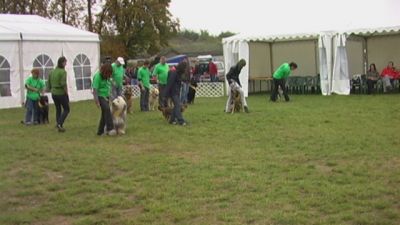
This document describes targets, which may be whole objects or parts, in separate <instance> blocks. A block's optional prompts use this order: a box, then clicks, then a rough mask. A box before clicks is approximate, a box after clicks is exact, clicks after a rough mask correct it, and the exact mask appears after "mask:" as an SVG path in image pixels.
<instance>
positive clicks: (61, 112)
mask: <svg viewBox="0 0 400 225" xmlns="http://www.w3.org/2000/svg"><path fill="white" fill-rule="evenodd" d="M66 65H67V59H66V58H65V57H64V56H62V57H60V58H59V59H58V61H57V67H56V68H55V69H54V70H52V71H51V72H50V74H49V77H48V80H47V84H45V82H44V80H43V79H41V78H40V77H39V74H40V71H39V69H37V68H34V69H32V71H31V76H29V77H28V78H27V79H26V80H25V88H26V89H27V94H26V101H25V107H26V113H25V119H24V121H23V123H24V124H26V125H32V124H33V125H35V124H38V123H39V121H38V103H39V99H40V96H41V95H44V93H45V91H46V90H47V91H50V93H51V96H52V99H53V102H54V106H55V108H56V128H57V130H58V131H59V132H65V128H64V122H65V119H66V118H67V116H68V114H69V110H70V109H69V97H68V86H67V72H66V71H65V66H66Z"/></svg>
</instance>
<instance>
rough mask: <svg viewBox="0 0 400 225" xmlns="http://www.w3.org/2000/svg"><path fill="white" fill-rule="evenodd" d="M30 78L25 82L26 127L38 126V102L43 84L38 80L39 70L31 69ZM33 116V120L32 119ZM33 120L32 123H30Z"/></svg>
mask: <svg viewBox="0 0 400 225" xmlns="http://www.w3.org/2000/svg"><path fill="white" fill-rule="evenodd" d="M31 74H32V75H31V76H29V77H28V79H26V81H25V88H26V90H27V91H26V101H25V107H26V114H25V121H24V123H25V124H26V125H31V124H32V123H33V124H38V120H39V118H38V101H39V98H40V92H42V91H43V89H44V87H45V84H44V81H43V80H42V79H40V78H39V69H32V71H31ZM32 116H33V118H32ZM32 119H33V121H32Z"/></svg>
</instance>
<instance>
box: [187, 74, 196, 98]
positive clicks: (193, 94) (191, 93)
mask: <svg viewBox="0 0 400 225" xmlns="http://www.w3.org/2000/svg"><path fill="white" fill-rule="evenodd" d="M196 89H197V81H196V79H193V78H192V79H191V80H190V84H189V91H188V95H187V101H188V104H194V98H195V97H196Z"/></svg>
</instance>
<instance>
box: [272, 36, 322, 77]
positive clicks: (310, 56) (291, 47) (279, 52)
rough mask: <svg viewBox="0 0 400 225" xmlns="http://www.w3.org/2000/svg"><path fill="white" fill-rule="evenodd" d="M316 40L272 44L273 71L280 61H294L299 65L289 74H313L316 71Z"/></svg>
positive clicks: (315, 73)
mask: <svg viewBox="0 0 400 225" xmlns="http://www.w3.org/2000/svg"><path fill="white" fill-rule="evenodd" d="M316 45H317V43H316V41H314V40H307V41H287V42H276V43H273V44H272V55H273V58H272V61H273V71H275V70H276V69H277V68H278V67H279V66H280V65H281V64H282V63H285V62H288V63H290V62H296V63H297V65H298V66H299V67H298V69H297V70H295V71H294V72H293V73H292V74H291V76H315V75H317V73H318V72H317V71H318V62H317V61H316V59H317V58H316V57H317V55H316V51H315V49H316Z"/></svg>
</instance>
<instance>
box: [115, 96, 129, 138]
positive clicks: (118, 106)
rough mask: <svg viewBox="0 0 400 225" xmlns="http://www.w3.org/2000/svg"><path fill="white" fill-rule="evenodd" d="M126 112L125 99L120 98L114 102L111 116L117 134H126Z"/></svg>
mask: <svg viewBox="0 0 400 225" xmlns="http://www.w3.org/2000/svg"><path fill="white" fill-rule="evenodd" d="M126 110H127V105H126V102H125V100H124V98H123V97H121V96H118V97H117V98H116V99H114V100H113V101H112V104H111V114H112V118H113V122H114V129H115V131H116V132H117V134H125V126H126Z"/></svg>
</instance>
